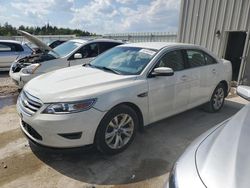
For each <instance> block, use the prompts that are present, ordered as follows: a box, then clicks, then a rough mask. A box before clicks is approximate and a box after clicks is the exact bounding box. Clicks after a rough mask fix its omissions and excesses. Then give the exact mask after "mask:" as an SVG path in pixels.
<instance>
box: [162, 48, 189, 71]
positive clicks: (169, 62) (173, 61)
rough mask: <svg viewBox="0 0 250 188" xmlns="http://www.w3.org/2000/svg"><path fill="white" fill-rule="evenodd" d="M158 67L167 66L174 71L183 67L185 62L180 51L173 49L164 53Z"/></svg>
mask: <svg viewBox="0 0 250 188" xmlns="http://www.w3.org/2000/svg"><path fill="white" fill-rule="evenodd" d="M158 67H169V68H172V69H173V70H174V71H180V70H183V69H185V63H184V59H183V55H182V52H181V51H180V50H175V51H171V52H168V53H166V54H165V55H164V56H163V57H162V58H161V60H160V62H159V64H158Z"/></svg>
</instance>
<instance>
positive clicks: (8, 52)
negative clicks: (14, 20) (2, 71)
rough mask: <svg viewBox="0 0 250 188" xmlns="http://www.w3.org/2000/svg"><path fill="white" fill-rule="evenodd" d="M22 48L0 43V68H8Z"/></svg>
mask: <svg viewBox="0 0 250 188" xmlns="http://www.w3.org/2000/svg"><path fill="white" fill-rule="evenodd" d="M21 51H23V48H22V46H21V45H19V44H13V43H8V42H0V68H9V67H10V66H11V64H12V62H13V61H15V59H16V58H17V57H18V56H19V55H20V52H21Z"/></svg>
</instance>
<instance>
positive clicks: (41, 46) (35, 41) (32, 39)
mask: <svg viewBox="0 0 250 188" xmlns="http://www.w3.org/2000/svg"><path fill="white" fill-rule="evenodd" d="M17 32H18V33H19V34H21V35H22V36H24V37H25V38H26V39H28V40H29V41H30V42H32V43H33V44H35V45H36V46H37V47H38V48H39V49H40V50H41V51H43V52H45V51H52V48H50V47H49V46H48V45H46V44H45V43H43V42H42V41H41V40H39V39H38V38H36V37H35V36H33V35H31V34H29V33H28V32H26V31H22V30H18V31H17Z"/></svg>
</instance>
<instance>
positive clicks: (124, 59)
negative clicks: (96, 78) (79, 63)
mask: <svg viewBox="0 0 250 188" xmlns="http://www.w3.org/2000/svg"><path fill="white" fill-rule="evenodd" d="M156 52H157V51H156V50H152V49H145V48H138V47H125V46H122V47H115V48H112V49H111V50H108V51H107V52H105V53H103V54H101V55H100V56H98V57H97V58H96V59H94V60H93V61H92V62H91V63H90V66H92V67H96V68H101V69H105V70H107V69H110V70H113V71H116V72H119V73H120V74H127V75H136V74H140V73H141V72H142V70H143V69H144V68H145V67H146V65H147V64H148V63H149V62H150V60H151V59H152V57H153V56H154V55H155V53H156Z"/></svg>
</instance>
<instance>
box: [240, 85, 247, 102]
mask: <svg viewBox="0 0 250 188" xmlns="http://www.w3.org/2000/svg"><path fill="white" fill-rule="evenodd" d="M237 94H238V95H239V96H241V97H242V98H244V99H246V100H249V101H250V87H249V86H243V85H242V86H238V87H237Z"/></svg>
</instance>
